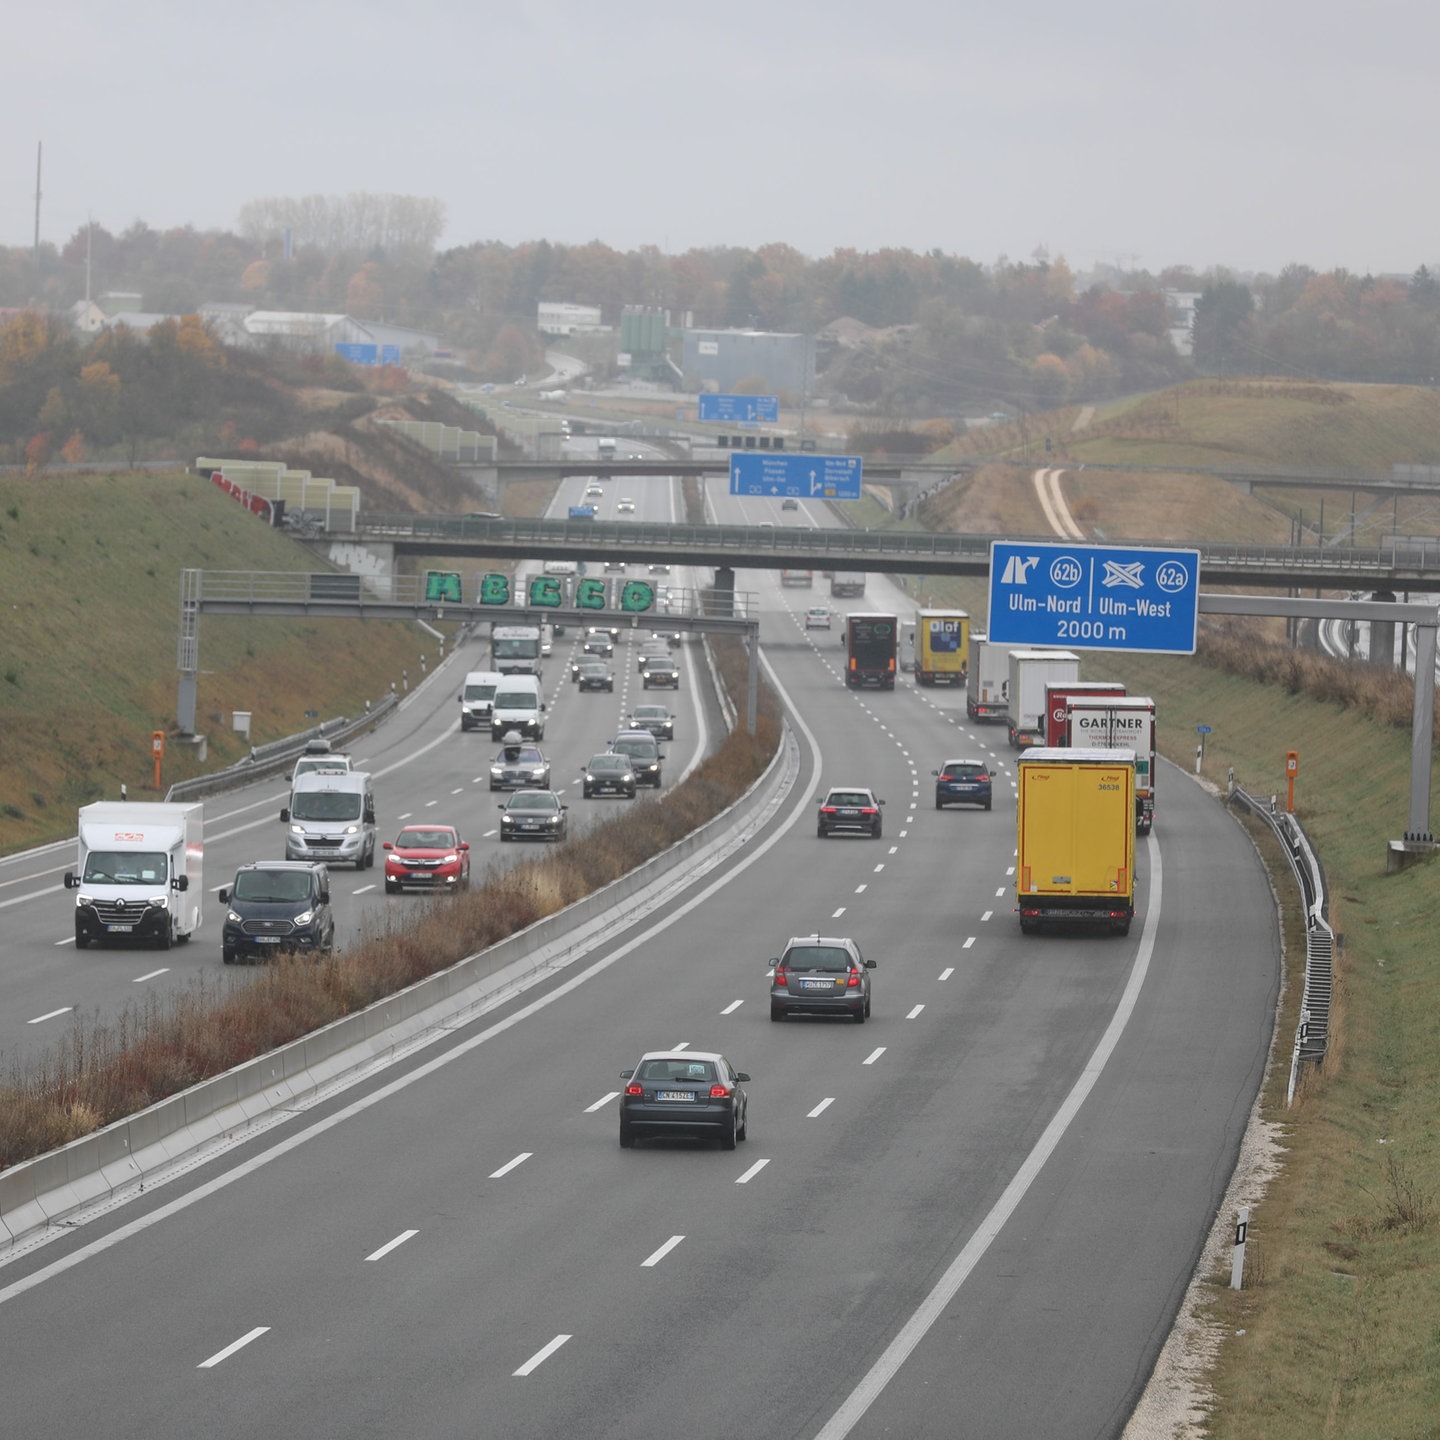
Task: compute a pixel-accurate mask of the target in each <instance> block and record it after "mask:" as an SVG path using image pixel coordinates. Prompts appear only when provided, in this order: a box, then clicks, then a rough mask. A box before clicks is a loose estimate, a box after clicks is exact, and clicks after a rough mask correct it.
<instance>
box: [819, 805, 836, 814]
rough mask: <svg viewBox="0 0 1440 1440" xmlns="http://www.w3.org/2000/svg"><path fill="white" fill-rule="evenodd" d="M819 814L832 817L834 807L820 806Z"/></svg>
mask: <svg viewBox="0 0 1440 1440" xmlns="http://www.w3.org/2000/svg"><path fill="white" fill-rule="evenodd" d="M820 813H821V814H822V815H833V814H834V813H835V807H834V806H833V805H822V806H821V807H820Z"/></svg>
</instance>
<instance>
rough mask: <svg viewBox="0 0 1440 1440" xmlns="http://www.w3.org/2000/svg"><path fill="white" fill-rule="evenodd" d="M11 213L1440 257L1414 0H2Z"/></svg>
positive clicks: (1432, 32)
mask: <svg viewBox="0 0 1440 1440" xmlns="http://www.w3.org/2000/svg"><path fill="white" fill-rule="evenodd" d="M0 36H3V43H4V50H5V52H6V56H7V60H8V62H9V63H8V64H7V65H6V67H5V68H6V74H5V80H4V84H3V86H0V244H3V245H10V246H21V247H28V246H30V245H31V243H32V242H33V239H34V234H35V189H36V160H37V147H43V160H42V171H41V190H42V198H41V203H40V235H41V239H42V240H48V241H53V242H55V243H56V244H57V245H63V244H64V243H65V242H66V241H68V240H69V239H70V238H71V237H72V236H73V235H74V234H75V233H76V232H77V231H79V230H80V229H81V228H82V227H83V226H84V225H85V224H86V223H87V220H93V221H95V222H96V223H98V224H100V225H103V226H104V227H105V228H107V229H108V230H111V231H112V232H117V233H118V232H119V231H122V230H124V229H125V228H127V227H128V226H129V225H131V224H132V223H134V222H135V221H137V220H141V221H144V222H145V223H146V224H148V225H150V226H151V227H152V228H154V229H161V230H163V229H168V228H170V227H172V226H180V225H187V224H188V225H193V226H194V227H196V228H197V229H200V230H210V229H228V228H233V227H234V226H235V225H236V223H237V219H238V215H239V212H240V208H241V206H242V205H244V204H245V203H246V202H247V201H251V200H258V199H265V198H271V197H281V196H283V197H299V196H303V195H327V196H342V195H347V194H351V193H354V192H359V191H366V192H370V193H372V194H404V195H416V196H423V197H432V198H436V199H439V200H441V201H442V202H443V204H444V206H445V214H446V217H447V223H446V229H445V232H444V235H443V237H442V240H441V246H442V248H448V247H450V246H456V245H466V244H470V243H473V242H476V241H501V242H504V243H507V244H519V243H522V242H525V241H533V240H540V239H545V240H549V241H551V242H552V243H564V244H583V243H585V242H588V241H591V240H599V241H602V242H604V243H605V244H607V245H610V246H612V247H613V248H615V249H617V250H630V249H635V248H638V247H640V246H647V245H653V246H656V247H658V248H659V249H660V250H661V251H662V252H664V253H666V254H679V253H682V252H683V251H685V250H688V249H691V248H708V247H713V246H728V245H734V246H744V247H750V248H753V247H758V246H760V245H765V244H770V243H783V244H788V245H791V246H793V247H794V248H795V249H797V250H799V251H801V252H802V253H804V254H806V255H808V256H810V257H812V258H814V257H819V256H824V255H829V254H831V253H832V252H834V251H836V250H841V249H853V250H858V251H862V252H863V251H876V250H881V249H886V248H899V249H908V250H914V251H931V250H938V251H941V252H944V253H946V254H949V255H956V256H964V257H966V258H969V259H971V260H975V261H978V262H980V263H982V264H991V263H993V262H995V261H997V260H1000V259H1002V258H1005V259H1008V260H1011V261H1030V260H1032V259H1034V258H1036V257H1037V256H1038V255H1045V256H1048V257H1049V258H1051V259H1056V258H1061V257H1063V258H1064V259H1065V260H1066V261H1067V262H1068V263H1069V264H1070V266H1071V267H1072V268H1073V269H1075V270H1081V271H1083V270H1088V269H1090V268H1091V267H1092V266H1094V265H1095V264H1097V263H1111V264H1119V265H1121V266H1124V267H1126V268H1130V267H1136V266H1143V267H1145V268H1147V269H1149V270H1151V271H1152V272H1158V271H1159V270H1160V269H1162V268H1164V267H1166V266H1170V265H1187V266H1190V267H1192V268H1194V269H1196V270H1198V271H1204V270H1207V269H1210V268H1211V267H1215V266H1223V267H1226V268H1228V269H1231V270H1233V271H1236V272H1237V273H1240V274H1249V273H1257V272H1259V273H1272V274H1273V273H1276V272H1278V271H1279V270H1280V269H1281V268H1283V267H1284V266H1285V265H1287V264H1290V263H1301V264H1306V265H1309V266H1311V267H1312V268H1314V269H1316V270H1321V271H1326V270H1331V269H1335V268H1344V269H1347V270H1350V271H1354V272H1357V273H1361V274H1364V273H1372V274H1402V275H1408V274H1411V273H1412V272H1413V271H1414V270H1415V269H1416V268H1417V267H1418V266H1419V265H1421V264H1429V265H1430V266H1431V267H1432V268H1433V267H1435V266H1436V264H1437V262H1440V185H1436V184H1435V183H1434V179H1435V168H1436V167H1435V151H1436V140H1435V132H1434V129H1433V124H1434V121H1433V115H1434V111H1435V104H1434V100H1433V91H1434V78H1433V71H1434V68H1435V63H1436V58H1437V56H1440V6H1437V5H1435V4H1434V3H1433V0H1432V3H1420V0H1371V3H1370V4H1368V5H1366V6H1363V7H1362V6H1355V5H1351V4H1342V3H1340V0H1309V3H1305V4H1301V3H1297V0H1207V3H1206V4H1203V5H1201V4H1187V5H1172V4H1164V3H1159V4H1157V3H1154V0H1149V3H1145V4H1141V3H1138V0H1133V3H1132V0H1091V3H1088V4H1080V3H1075V0H1027V3H1025V4H1013V3H1012V4H1008V5H1006V4H1000V3H991V4H988V5H984V6H981V5H977V4H974V3H970V0H868V3H855V0H828V3H814V0H768V3H763V0H727V3H724V4H707V5H696V4H684V3H680V0H663V3H662V0H625V3H623V4H604V3H600V4H596V3H579V0H548V3H545V0H510V3H503V4H502V3H495V0H468V3H459V0H452V3H440V0H406V3H394V0H386V3H373V0H348V3H345V4H340V3H333V0H289V3H275V0H249V3H246V4H243V5H227V6H223V7H222V6H217V5H209V4H205V3H197V0H185V3H176V0H145V3H144V4H141V5H128V4H122V3H119V0H49V3H46V4H37V5H24V6H21V5H12V6H10V7H8V8H7V14H6V17H5V19H4V21H3V22H0Z"/></svg>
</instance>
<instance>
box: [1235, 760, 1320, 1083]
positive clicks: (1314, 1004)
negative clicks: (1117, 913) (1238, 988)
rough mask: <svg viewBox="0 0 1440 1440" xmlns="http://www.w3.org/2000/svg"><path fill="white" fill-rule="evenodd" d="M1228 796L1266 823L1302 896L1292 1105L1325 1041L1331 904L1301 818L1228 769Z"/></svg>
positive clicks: (1273, 797)
mask: <svg viewBox="0 0 1440 1440" xmlns="http://www.w3.org/2000/svg"><path fill="white" fill-rule="evenodd" d="M1227 795H1228V798H1229V799H1230V800H1233V801H1235V802H1236V803H1237V804H1239V805H1243V806H1244V807H1245V808H1246V809H1247V810H1248V811H1249V812H1250V813H1251V814H1252V815H1254V816H1256V817H1257V818H1258V819H1260V820H1262V821H1264V823H1265V824H1266V825H1268V826H1269V827H1270V830H1271V831H1272V832H1273V834H1274V836H1275V838H1276V839H1277V840H1278V841H1279V842H1280V844H1281V845H1282V846H1283V847H1284V849H1285V853H1286V855H1288V856H1289V858H1290V868H1291V870H1293V871H1294V872H1295V879H1296V881H1297V883H1298V884H1299V886H1300V889H1301V891H1302V892H1303V894H1304V896H1305V988H1304V991H1303V993H1302V994H1301V996H1300V1023H1299V1024H1298V1025H1297V1026H1296V1027H1295V1044H1294V1046H1293V1048H1292V1050H1291V1055H1290V1081H1289V1084H1288V1085H1287V1087H1286V1090H1285V1104H1286V1105H1287V1106H1289V1105H1293V1104H1294V1103H1295V1084H1296V1079H1297V1077H1298V1075H1299V1071H1300V1062H1301V1061H1302V1060H1313V1061H1314V1062H1315V1063H1316V1064H1319V1063H1320V1062H1321V1061H1323V1060H1324V1059H1325V1052H1326V1050H1327V1048H1328V1047H1329V1043H1330V999H1331V995H1332V992H1333V989H1334V964H1335V932H1334V930H1332V929H1331V927H1330V922H1329V919H1328V918H1327V917H1328V913H1329V909H1330V902H1329V898H1328V895H1327V893H1326V889H1325V872H1324V870H1323V869H1322V868H1321V865H1320V858H1319V856H1317V855H1316V854H1315V851H1314V849H1313V848H1312V847H1311V845H1310V841H1309V838H1308V837H1307V836H1306V834H1305V831H1304V830H1303V829H1302V828H1301V826H1300V822H1299V821H1298V820H1297V819H1296V818H1295V817H1294V816H1293V815H1291V814H1289V813H1287V812H1286V811H1283V810H1277V809H1276V800H1275V796H1273V795H1271V796H1270V797H1269V799H1258V798H1257V797H1256V796H1254V795H1249V794H1247V793H1246V792H1245V791H1244V790H1242V789H1241V788H1240V787H1239V786H1238V785H1237V784H1236V783H1235V774H1234V772H1233V771H1232V772H1231V773H1230V780H1229V786H1228V790H1227Z"/></svg>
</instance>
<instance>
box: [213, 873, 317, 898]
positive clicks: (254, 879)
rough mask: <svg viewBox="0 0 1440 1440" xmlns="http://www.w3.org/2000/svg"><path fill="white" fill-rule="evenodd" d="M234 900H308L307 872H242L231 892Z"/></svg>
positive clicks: (308, 874) (308, 878)
mask: <svg viewBox="0 0 1440 1440" xmlns="http://www.w3.org/2000/svg"><path fill="white" fill-rule="evenodd" d="M232 893H233V897H234V898H235V899H236V900H258V901H272V902H277V903H278V902H280V901H284V900H308V899H309V898H310V872H309V871H308V870H242V871H241V872H240V873H239V874H238V875H237V876H236V877H235V889H234V891H233V892H232Z"/></svg>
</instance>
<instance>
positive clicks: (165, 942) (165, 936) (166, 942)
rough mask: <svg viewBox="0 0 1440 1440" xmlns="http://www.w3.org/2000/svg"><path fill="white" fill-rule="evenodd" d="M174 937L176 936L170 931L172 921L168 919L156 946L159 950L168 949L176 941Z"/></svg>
mask: <svg viewBox="0 0 1440 1440" xmlns="http://www.w3.org/2000/svg"><path fill="white" fill-rule="evenodd" d="M174 939H175V937H174V936H173V935H172V934H171V933H170V922H169V921H168V920H167V921H166V922H165V928H164V930H162V931H161V932H160V939H159V941H158V942H157V943H156V946H155V948H156V949H157V950H168V949H169V948H170V946H171V945H172V944H173V943H174Z"/></svg>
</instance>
